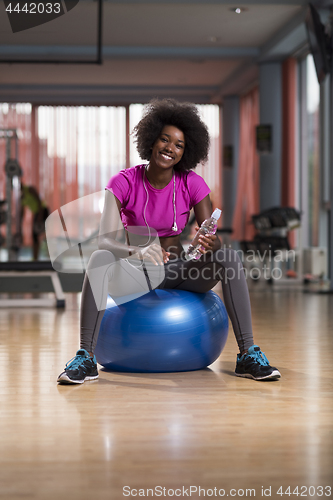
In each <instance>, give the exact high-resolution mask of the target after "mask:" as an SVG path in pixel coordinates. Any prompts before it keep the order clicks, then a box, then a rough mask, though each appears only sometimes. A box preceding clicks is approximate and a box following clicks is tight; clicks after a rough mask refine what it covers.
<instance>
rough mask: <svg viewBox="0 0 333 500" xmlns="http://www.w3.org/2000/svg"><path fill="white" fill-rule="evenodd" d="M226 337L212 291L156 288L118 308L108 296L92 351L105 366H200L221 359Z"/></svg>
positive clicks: (224, 320)
mask: <svg viewBox="0 0 333 500" xmlns="http://www.w3.org/2000/svg"><path fill="white" fill-rule="evenodd" d="M227 336H228V315H227V312H226V310H225V307H224V304H223V302H222V300H221V299H220V298H219V297H218V296H217V295H216V294H215V293H214V292H212V291H209V292H207V293H193V292H187V291H183V290H159V289H156V290H153V291H151V292H149V293H147V294H145V295H143V296H142V297H139V298H136V299H134V300H130V301H127V302H125V303H124V304H122V305H120V306H117V305H116V304H115V302H114V301H113V300H112V299H111V298H110V297H109V300H108V304H107V309H106V311H105V313H104V317H103V320H102V324H101V328H100V332H99V337H98V342H97V346H96V350H95V354H96V358H97V361H98V362H99V363H100V364H101V365H103V366H104V367H105V368H106V369H108V370H116V371H126V372H178V371H191V370H200V369H202V368H205V367H206V366H208V365H210V364H211V363H213V361H215V360H216V359H217V358H218V357H219V355H220V354H221V352H222V349H223V348H224V346H225V343H226V341H227Z"/></svg>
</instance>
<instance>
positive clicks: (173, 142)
mask: <svg viewBox="0 0 333 500" xmlns="http://www.w3.org/2000/svg"><path fill="white" fill-rule="evenodd" d="M184 149H185V137H184V133H183V132H182V131H181V130H180V129H179V128H177V127H175V126H173V125H165V127H163V129H162V132H161V134H160V136H159V138H158V139H157V140H156V141H155V143H154V145H153V148H152V153H151V158H150V165H151V166H157V167H159V168H164V169H165V168H170V167H173V166H174V165H176V164H177V163H178V162H179V161H180V160H181V158H182V156H183V154H184Z"/></svg>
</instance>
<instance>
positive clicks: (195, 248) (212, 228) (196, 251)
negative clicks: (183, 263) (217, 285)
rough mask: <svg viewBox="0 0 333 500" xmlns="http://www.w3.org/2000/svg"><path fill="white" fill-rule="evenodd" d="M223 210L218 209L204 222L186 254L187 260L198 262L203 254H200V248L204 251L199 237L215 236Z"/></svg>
mask: <svg viewBox="0 0 333 500" xmlns="http://www.w3.org/2000/svg"><path fill="white" fill-rule="evenodd" d="M221 213H222V210H220V209H219V208H216V209H215V210H214V212H213V213H212V215H211V217H209V219H206V220H205V221H203V223H202V224H201V227H200V229H199V230H198V231H197V234H196V235H195V236H194V238H193V240H192V242H191V244H190V246H189V247H188V249H187V251H186V253H185V259H186V260H198V259H200V257H201V255H202V253H201V252H200V248H202V249H204V247H203V246H202V245H200V243H198V241H199V237H200V236H201V235H204V236H205V235H206V234H215V233H216V229H217V221H218V220H219V218H220V216H221Z"/></svg>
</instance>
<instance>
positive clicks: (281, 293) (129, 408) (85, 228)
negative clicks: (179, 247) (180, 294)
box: [0, 0, 333, 500]
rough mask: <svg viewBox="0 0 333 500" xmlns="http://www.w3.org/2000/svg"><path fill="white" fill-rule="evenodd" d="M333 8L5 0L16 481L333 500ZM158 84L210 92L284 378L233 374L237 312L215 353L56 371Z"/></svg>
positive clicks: (117, 492)
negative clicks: (71, 381)
mask: <svg viewBox="0 0 333 500" xmlns="http://www.w3.org/2000/svg"><path fill="white" fill-rule="evenodd" d="M332 8H333V3H332V2H331V1H330V0H313V2H312V3H311V4H309V3H308V2H307V1H306V0H265V1H264V0H243V1H242V2H240V3H239V2H238V1H237V2H236V1H235V0H229V1H224V0H123V1H120V0H104V1H103V0H80V1H77V0H63V1H56V0H52V1H50V2H49V3H46V2H40V3H38V2H37V3H29V2H28V3H25V2H22V1H18V0H17V1H15V2H10V1H7V0H6V1H4V2H2V3H1V4H0V12H1V15H0V311H1V321H0V339H1V343H0V350H1V351H0V352H1V361H2V370H1V376H0V379H1V389H0V392H1V410H0V428H1V439H0V450H1V453H0V463H1V467H0V478H1V488H0V497H1V498H4V499H6V500H7V499H8V500H9V499H10V500H19V499H22V498H27V499H36V500H45V499H46V498H47V499H49V500H59V499H61V498H67V497H68V498H71V499H73V500H75V499H80V500H85V499H88V498H96V499H98V500H106V499H116V500H120V499H121V498H124V497H128V498H134V497H139V496H140V497H162V498H176V497H180V498H188V497H191V498H195V499H199V498H204V497H212V498H220V497H223V496H225V497H227V496H229V497H235V498H241V497H250V496H251V497H254V496H255V497H260V498H263V497H265V496H267V497H271V498H273V499H280V498H286V497H287V498H296V497H298V496H306V497H312V498H319V497H323V498H325V497H327V498H329V497H331V496H332V487H333V475H332V471H333V460H332V458H333V457H332V452H333V446H332V445H333V442H332V441H333V428H332V408H333V403H332V401H333V398H332V395H333V386H332V376H333V369H332V362H331V361H330V356H331V354H332V356H333V335H332V334H333V327H332V325H333V295H332V292H333V216H332V206H333V169H332V162H333V140H332V135H333V71H332V67H333V66H332V64H333V58H332V47H333V36H332V34H331V33H332V27H333V10H332ZM15 9H16V10H15ZM153 98H161V99H163V98H173V99H176V100H178V101H187V102H193V103H195V104H196V105H197V107H198V109H199V111H200V114H201V116H202V119H203V121H204V122H205V123H206V125H207V127H208V129H209V132H210V136H211V147H210V154H209V159H208V162H207V163H206V164H203V165H200V166H199V167H198V168H197V169H196V172H197V173H199V175H201V176H202V177H203V178H204V179H205V181H206V182H207V184H208V185H209V187H210V189H211V199H212V203H213V208H221V209H222V210H223V213H222V217H221V219H220V220H219V225H218V229H217V234H218V236H219V237H220V239H221V241H222V244H223V245H224V246H225V247H230V248H233V249H235V250H236V251H237V253H238V254H239V255H240V256H241V259H242V263H243V266H244V272H245V275H246V280H247V284H248V288H249V292H250V299H251V308H252V319H253V328H254V335H255V339H256V343H257V344H258V345H260V346H261V347H262V349H263V350H264V351H265V352H266V355H267V356H268V358H269V360H270V362H271V363H272V364H273V365H274V366H277V367H278V369H279V370H280V372H281V378H280V379H279V380H274V381H270V382H258V381H254V380H250V379H247V378H239V377H236V376H235V373H234V370H235V361H236V355H237V352H238V350H237V345H236V342H235V339H234V336H233V333H232V325H231V324H230V322H229V335H228V338H227V341H226V345H225V347H224V349H223V351H222V353H221V354H220V355H219V356H218V357H217V359H216V360H214V361H213V362H211V363H210V364H209V365H208V366H207V367H203V368H202V369H200V370H194V371H169V372H162V373H161V372H158V370H157V372H154V373H152V372H144V371H143V372H142V373H138V372H125V371H121V370H107V369H105V368H103V367H101V366H99V368H100V372H99V379H98V380H94V381H90V382H86V383H84V384H82V385H79V386H78V385H66V386H65V385H57V376H58V374H59V373H60V371H61V370H62V369H63V368H64V366H65V363H66V362H67V361H68V360H69V359H70V358H71V357H72V356H73V355H74V354H75V351H76V350H77V349H78V344H79V320H80V296H81V290H82V283H83V278H84V274H85V258H86V254H85V252H87V253H89V252H90V253H91V252H92V251H93V250H94V249H96V248H97V246H96V245H97V242H96V241H97V240H96V237H97V235H98V231H99V221H100V214H101V210H102V207H103V203H104V193H105V186H106V184H107V182H108V180H109V179H110V177H111V176H113V175H115V174H116V173H117V172H119V171H120V170H122V169H125V168H129V167H132V166H134V165H137V164H139V163H140V157H139V155H138V153H137V151H136V147H135V143H134V141H133V137H132V135H131V131H132V130H133V127H134V126H135V125H136V124H137V123H138V121H139V120H140V119H141V117H142V113H143V111H144V105H145V104H146V103H148V102H149V101H150V100H151V99H153ZM37 205H38V207H39V208H38V211H36V209H35V207H36V206H37ZM37 213H38V214H41V218H39V217H38V216H37V215H36V214H37ZM55 215H56V216H57V217H58V219H57V220H59V223H58V226H59V227H58V226H57V227H58V230H57V231H58V232H57V231H55V233H54V234H53V233H52V228H51V226H50V224H48V222H47V221H48V220H50V218H51V217H54V216H55ZM190 222H192V225H190V224H189V225H188V226H187V227H186V229H185V230H184V234H183V245H184V247H186V245H189V243H190V241H191V239H192V237H193V236H194V234H195V231H194V224H193V222H195V221H194V220H193V217H192V219H191V218H190ZM52 227H53V226H52ZM51 233H52V234H51ZM61 255H63V256H64V258H62V259H60V262H59V259H58V257H59V256H61ZM214 293H215V294H216V295H217V296H218V297H220V298H221V299H222V300H223V293H222V288H221V285H220V284H218V285H217V286H216V287H215V288H214ZM193 313H194V311H193ZM136 314H137V313H133V315H134V320H135V319H137V317H138V316H136ZM158 333H159V332H158V331H157V332H156V334H158Z"/></svg>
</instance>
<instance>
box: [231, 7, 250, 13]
mask: <svg viewBox="0 0 333 500" xmlns="http://www.w3.org/2000/svg"><path fill="white" fill-rule="evenodd" d="M230 10H231V11H232V12H235V14H241V13H242V12H244V10H246V9H244V7H235V8H233V9H230Z"/></svg>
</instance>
